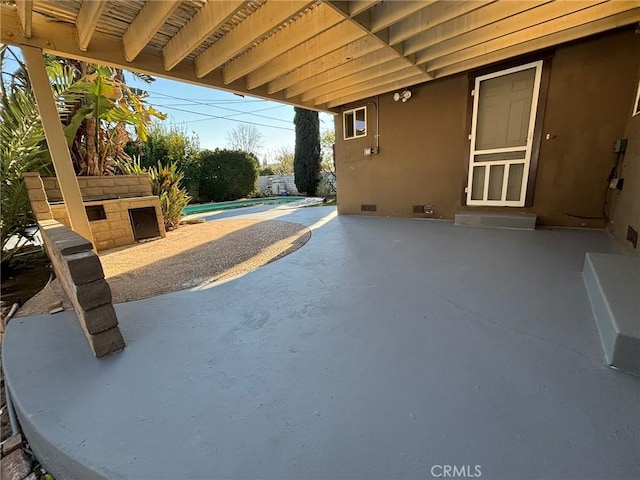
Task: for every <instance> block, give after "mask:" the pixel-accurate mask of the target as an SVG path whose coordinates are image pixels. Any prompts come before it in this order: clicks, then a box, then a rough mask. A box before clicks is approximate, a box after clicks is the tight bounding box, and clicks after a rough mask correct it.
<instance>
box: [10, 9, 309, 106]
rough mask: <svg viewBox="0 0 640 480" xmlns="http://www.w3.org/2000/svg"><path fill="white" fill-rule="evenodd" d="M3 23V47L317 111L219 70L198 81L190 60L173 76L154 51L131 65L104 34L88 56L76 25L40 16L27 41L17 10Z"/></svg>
mask: <svg viewBox="0 0 640 480" xmlns="http://www.w3.org/2000/svg"><path fill="white" fill-rule="evenodd" d="M0 20H1V22H0V42H2V43H6V44H11V45H19V46H22V45H25V46H33V47H36V48H40V49H42V50H43V51H44V52H46V53H51V54H53V55H58V56H61V57H67V58H73V59H77V60H82V61H86V62H93V63H100V64H104V65H110V66H113V67H116V68H125V69H128V70H132V71H136V72H141V73H146V74H149V75H153V76H156V77H159V78H167V79H171V80H176V81H180V82H186V83H191V84H195V85H200V86H204V87H213V88H216V89H220V90H225V91H228V92H232V93H238V94H241V95H249V96H253V97H256V98H263V99H266V100H273V101H279V102H283V103H288V104H290V105H295V106H299V107H304V108H309V109H312V110H317V109H316V108H315V107H314V106H313V105H312V104H303V103H300V102H299V98H291V99H287V98H285V96H284V94H283V93H282V92H279V93H275V94H268V93H267V90H266V88H265V87H259V88H257V89H254V90H252V91H249V90H248V89H247V88H246V85H245V82H244V81H243V80H242V79H241V80H238V81H236V82H232V83H229V84H225V83H224V82H223V80H222V73H221V72H220V71H219V70H215V71H214V72H211V74H210V75H207V76H206V77H205V78H198V77H196V75H195V68H194V62H193V60H191V59H189V58H187V59H185V60H184V61H182V62H180V64H178V65H177V66H176V67H175V68H174V69H173V70H171V71H170V72H167V71H166V70H165V68H164V63H163V61H162V57H161V56H160V55H158V54H157V53H155V52H154V51H153V49H144V50H142V51H141V52H140V53H139V54H138V56H137V57H136V60H135V62H129V61H127V59H126V58H125V56H124V52H123V51H122V39H120V38H118V37H116V36H114V35H109V34H106V33H103V32H96V33H95V34H94V37H93V41H92V43H91V50H90V51H89V52H84V51H82V50H80V48H79V47H78V43H77V41H76V40H75V39H74V31H75V28H74V26H73V25H69V24H67V23H62V22H51V21H50V18H49V17H47V16H44V15H40V14H38V13H36V12H34V15H33V35H32V37H31V38H27V37H25V36H24V35H23V34H22V31H21V27H20V21H19V19H18V15H17V13H16V9H15V8H14V7H12V6H10V5H6V4H0Z"/></svg>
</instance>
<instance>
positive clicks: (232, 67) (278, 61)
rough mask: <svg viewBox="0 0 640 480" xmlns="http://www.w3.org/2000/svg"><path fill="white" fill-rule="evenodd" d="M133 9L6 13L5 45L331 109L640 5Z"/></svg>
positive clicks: (284, 4) (512, 52)
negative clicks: (16, 45)
mask: <svg viewBox="0 0 640 480" xmlns="http://www.w3.org/2000/svg"><path fill="white" fill-rule="evenodd" d="M49 5H55V6H54V7H52V8H51V10H49V8H48V6H49ZM74 5H77V4H74ZM105 7H106V9H105ZM76 8H77V7H76ZM65 9H66V10H65ZM126 11H127V9H125V8H123V9H122V10H121V11H118V2H107V1H106V0H97V1H96V0H85V1H82V2H81V3H80V7H79V10H77V12H78V13H77V16H76V17H73V12H72V9H71V7H69V6H67V5H66V4H65V2H63V0H50V1H48V2H44V1H43V2H33V1H32V0H17V1H16V6H15V7H13V6H11V5H8V4H0V12H1V14H2V18H1V20H2V21H1V22H0V28H1V29H2V42H4V43H11V44H18V45H20V44H23V45H28V46H29V45H30V46H36V47H38V48H43V49H44V50H45V51H49V52H51V53H55V54H58V55H62V56H68V57H72V58H80V59H84V60H88V61H94V62H98V63H105V64H110V65H114V66H118V67H121V68H127V69H130V70H136V71H141V72H144V73H149V74H151V75H156V76H161V77H168V78H175V79H178V80H183V81H187V82H191V83H196V84H201V85H207V86H212V87H215V88H220V89H223V90H228V91H233V92H236V93H240V94H243V95H245V94H248V95H252V96H256V97H260V98H271V99H273V100H277V101H284V102H286V103H290V104H293V105H298V106H304V107H307V108H314V109H331V108H334V107H336V106H339V105H342V104H344V103H349V102H353V101H356V100H358V99H363V98H366V97H368V96H371V95H377V94H380V93H384V92H385V91H387V92H388V91H392V90H394V89H398V88H403V87H407V86H410V85H413V84H415V83H421V82H425V81H428V80H431V79H433V78H440V77H442V76H446V75H452V74H455V73H459V72H463V71H466V70H469V69H473V68H477V67H479V66H482V65H487V64H489V63H493V62H498V61H501V60H506V59H508V58H512V57H514V56H518V55H522V54H526V53H531V52H534V51H536V50H540V49H544V48H547V47H551V46H554V45H558V44H559V43H563V42H567V41H572V40H575V39H578V38H583V37H586V36H588V35H592V34H595V33H599V32H602V31H606V30H610V29H613V28H616V27H617V26H622V25H629V24H632V23H634V22H637V21H640V1H638V0H634V1H630V0H588V1H587V0H572V1H561V0H555V1H554V0H536V1H532V0H518V1H508V0H469V1H462V0H461V1H455V2H454V1H445V0H436V1H433V0H420V1H376V0H357V1H350V2H346V1H324V2H318V1H317V0H267V1H266V2H264V3H263V2H257V3H256V2H247V1H240V0H220V1H208V2H203V3H202V4H199V3H198V4H196V3H193V4H192V3H188V2H180V1H176V2H170V1H152V0H148V1H146V2H144V3H143V4H142V5H141V9H140V10H139V11H138V10H137V9H136V10H135V12H137V14H133V13H131V15H132V18H131V19H130V20H129V21H128V22H129V24H128V25H126V23H125V26H124V27H122V24H123V22H127V20H126V18H124V17H122V15H125V16H126V13H125V12H126ZM129 11H131V9H129ZM60 12H63V13H60ZM69 12H71V13H69ZM56 15H57V16H58V17H56ZM65 15H66V16H65ZM69 15H71V17H72V18H75V20H72V21H69V18H70V17H69ZM134 15H135V16H134ZM56 19H57V21H56ZM110 22H112V23H110ZM98 26H99V28H97V27H98ZM118 28H122V30H121V32H122V34H121V35H119V34H114V33H113V32H114V31H117V29H118ZM176 31H177V33H176ZM69 32H71V35H70V34H69ZM108 32H111V33H108ZM74 36H75V37H76V38H77V40H74ZM30 37H31V38H30Z"/></svg>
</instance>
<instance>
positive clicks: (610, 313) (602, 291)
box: [582, 253, 640, 375]
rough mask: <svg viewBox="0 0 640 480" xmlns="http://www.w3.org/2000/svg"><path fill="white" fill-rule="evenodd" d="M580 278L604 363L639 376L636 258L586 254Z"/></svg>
mask: <svg viewBox="0 0 640 480" xmlns="http://www.w3.org/2000/svg"><path fill="white" fill-rule="evenodd" d="M582 276H583V278H584V283H585V285H586V287H587V292H588V294H589V300H590V301H591V307H592V309H593V316H594V318H595V321H596V324H597V326H598V332H599V333H600V340H601V341H602V348H603V349H604V354H605V357H606V359H607V363H608V364H609V365H611V366H613V367H616V368H619V369H621V370H625V371H627V372H630V373H633V374H635V375H640V258H639V257H630V256H626V255H610V254H603V253H587V254H586V256H585V259H584V268H583V270H582Z"/></svg>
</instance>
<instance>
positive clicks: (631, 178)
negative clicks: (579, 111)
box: [608, 65, 640, 257]
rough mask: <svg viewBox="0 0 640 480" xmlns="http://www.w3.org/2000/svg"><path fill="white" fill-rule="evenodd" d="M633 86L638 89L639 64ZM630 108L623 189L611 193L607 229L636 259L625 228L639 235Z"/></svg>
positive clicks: (637, 120) (637, 128)
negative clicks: (611, 211) (610, 209)
mask: <svg viewBox="0 0 640 480" xmlns="http://www.w3.org/2000/svg"><path fill="white" fill-rule="evenodd" d="M636 85H637V86H638V88H640V65H638V70H637V75H636ZM631 107H632V106H631V105H630V106H629V112H628V114H627V126H626V129H625V133H624V137H625V138H626V139H627V140H628V141H629V142H628V144H627V151H626V153H625V156H624V159H623V161H622V165H621V168H620V172H619V176H620V177H621V178H623V179H624V186H623V188H622V190H621V191H620V192H615V193H614V198H613V199H612V202H611V203H612V207H611V208H612V210H613V215H612V216H611V222H610V223H609V225H608V228H609V231H610V232H611V234H612V235H613V236H614V237H616V238H617V239H618V240H619V242H620V244H621V245H622V246H623V248H624V249H625V250H626V251H627V253H630V254H631V255H635V256H639V257H640V245H638V244H636V246H634V245H633V244H632V243H631V242H630V241H629V240H627V231H628V228H629V227H631V228H632V229H633V230H635V231H636V232H638V233H640V114H637V115H636V116H632V115H631V112H632V108H631Z"/></svg>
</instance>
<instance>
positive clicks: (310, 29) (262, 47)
mask: <svg viewBox="0 0 640 480" xmlns="http://www.w3.org/2000/svg"><path fill="white" fill-rule="evenodd" d="M342 20H343V19H342V17H341V16H340V15H338V14H337V13H336V12H335V11H333V10H332V9H331V8H329V7H327V6H326V5H325V4H323V3H322V4H320V5H318V6H317V7H316V8H314V9H313V11H312V12H310V13H308V14H305V15H302V16H301V17H300V18H299V19H297V20H296V21H295V22H293V23H291V24H289V25H286V26H285V27H283V28H282V29H281V30H280V31H278V32H276V33H275V34H273V35H271V36H270V37H268V38H267V39H266V40H264V41H263V42H261V43H259V44H258V45H256V46H255V47H253V48H252V49H251V50H249V51H248V52H246V53H244V54H243V55H241V56H240V57H239V58H237V59H236V60H234V61H233V62H231V63H230V64H229V65H227V66H226V67H224V68H223V70H222V77H223V78H224V81H225V83H231V82H233V81H235V80H238V79H239V78H241V77H243V76H245V75H247V74H248V73H250V72H252V71H254V70H255V69H257V68H260V67H261V66H263V65H265V64H266V63H268V62H270V61H271V60H273V59H274V58H275V57H277V56H278V55H281V54H283V53H285V52H287V51H289V50H291V49H292V48H295V47H296V46H297V45H300V44H301V43H304V42H305V41H307V40H310V39H311V38H313V37H315V36H316V35H320V34H321V33H322V32H324V31H326V30H328V29H329V28H331V27H333V26H334V25H337V24H338V23H340V22H341V21H342Z"/></svg>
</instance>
